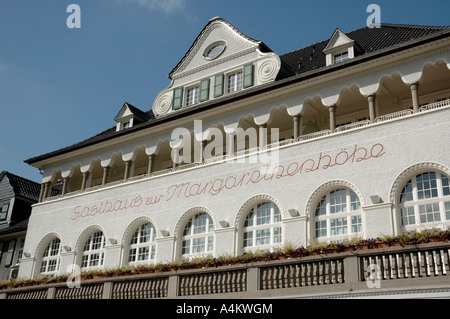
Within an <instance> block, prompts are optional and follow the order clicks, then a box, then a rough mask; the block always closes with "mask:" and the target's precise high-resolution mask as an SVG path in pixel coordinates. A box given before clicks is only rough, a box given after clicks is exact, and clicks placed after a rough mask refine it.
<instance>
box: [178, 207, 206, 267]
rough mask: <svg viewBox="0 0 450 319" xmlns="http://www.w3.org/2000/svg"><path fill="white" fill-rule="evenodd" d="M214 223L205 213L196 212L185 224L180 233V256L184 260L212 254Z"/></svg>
mask: <svg viewBox="0 0 450 319" xmlns="http://www.w3.org/2000/svg"><path fill="white" fill-rule="evenodd" d="M214 237H215V236H214V222H213V220H212V218H211V216H210V215H209V214H208V213H206V212H197V213H196V214H195V215H193V216H192V217H191V218H189V220H188V221H187V222H186V223H185V225H184V227H183V229H182V233H181V240H180V244H181V247H180V248H181V249H180V254H181V256H182V257H184V258H189V257H195V256H204V255H208V254H213V253H214V242H215V238H214Z"/></svg>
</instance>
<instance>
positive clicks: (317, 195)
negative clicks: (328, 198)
mask: <svg viewBox="0 0 450 319" xmlns="http://www.w3.org/2000/svg"><path fill="white" fill-rule="evenodd" d="M337 188H348V189H351V190H352V191H353V192H355V194H356V195H357V196H358V198H359V202H360V203H361V207H363V206H364V199H363V196H362V194H361V192H360V191H359V189H358V188H356V187H355V186H354V185H353V184H352V183H349V182H347V181H344V180H332V181H328V182H326V183H324V184H322V185H320V186H319V187H318V188H317V189H316V190H315V191H314V192H313V193H312V194H311V196H310V197H309V199H308V202H307V203H306V207H305V215H306V216H308V217H312V216H313V213H314V208H315V206H316V205H317V203H318V202H319V201H320V200H321V199H322V197H323V196H324V195H325V194H326V193H327V192H329V191H332V190H333V189H337Z"/></svg>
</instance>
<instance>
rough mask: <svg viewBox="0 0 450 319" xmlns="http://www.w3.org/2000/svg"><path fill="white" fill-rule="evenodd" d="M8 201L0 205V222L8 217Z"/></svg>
mask: <svg viewBox="0 0 450 319" xmlns="http://www.w3.org/2000/svg"><path fill="white" fill-rule="evenodd" d="M8 210H9V201H8V202H3V203H1V204H0V221H4V220H6V218H7V217H8Z"/></svg>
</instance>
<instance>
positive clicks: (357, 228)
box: [352, 215, 362, 233]
mask: <svg viewBox="0 0 450 319" xmlns="http://www.w3.org/2000/svg"><path fill="white" fill-rule="evenodd" d="M361 232H362V221H361V216H360V215H358V216H352V233H361Z"/></svg>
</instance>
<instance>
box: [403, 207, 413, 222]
mask: <svg viewBox="0 0 450 319" xmlns="http://www.w3.org/2000/svg"><path fill="white" fill-rule="evenodd" d="M401 220H402V226H406V225H413V224H415V223H416V217H415V214H414V207H407V208H402V209H401Z"/></svg>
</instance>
